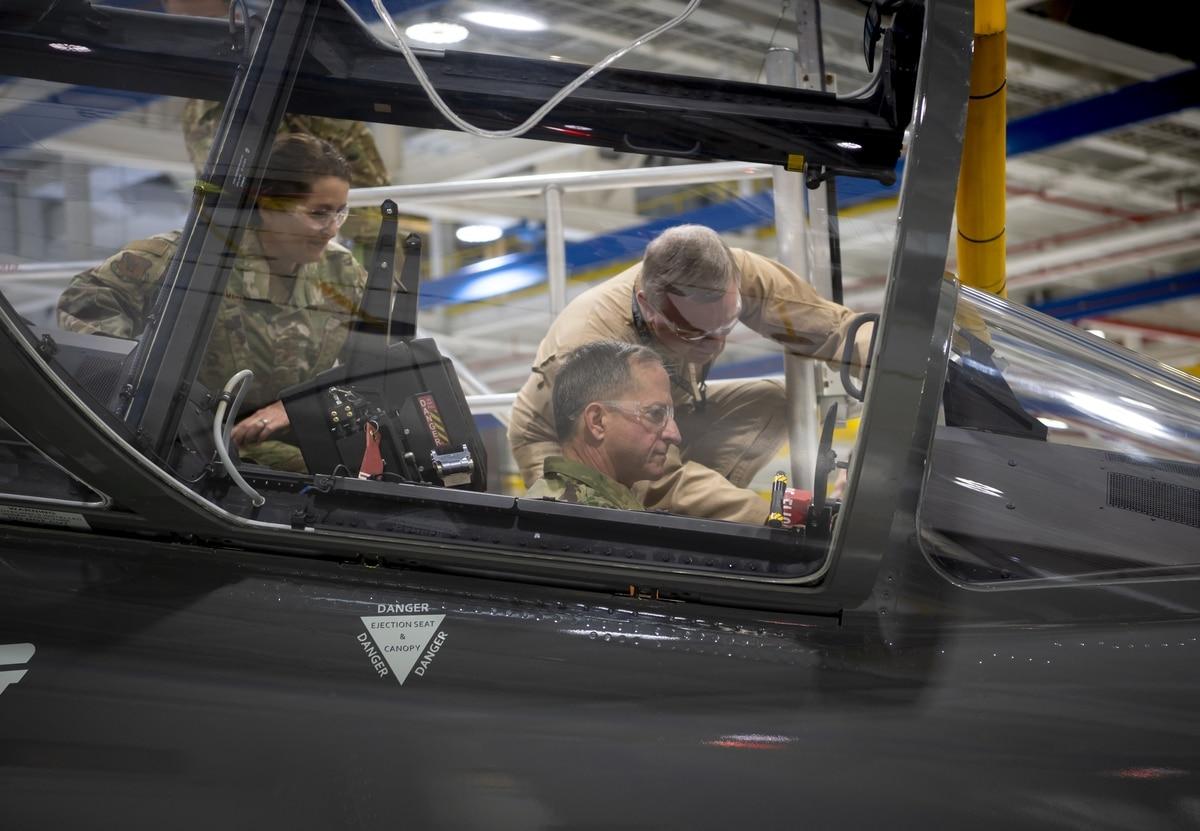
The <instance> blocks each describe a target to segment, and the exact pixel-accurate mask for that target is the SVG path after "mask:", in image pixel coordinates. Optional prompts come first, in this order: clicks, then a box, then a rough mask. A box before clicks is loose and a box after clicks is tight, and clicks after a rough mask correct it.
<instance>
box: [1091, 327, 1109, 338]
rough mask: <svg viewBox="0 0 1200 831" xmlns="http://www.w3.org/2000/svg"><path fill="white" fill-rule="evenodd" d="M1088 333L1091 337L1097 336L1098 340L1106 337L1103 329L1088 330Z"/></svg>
mask: <svg viewBox="0 0 1200 831" xmlns="http://www.w3.org/2000/svg"><path fill="white" fill-rule="evenodd" d="M1087 333H1088V334H1089V335H1095V336H1096V337H1098V338H1102V337H1104V336H1105V335H1104V330H1103V329H1088V330H1087Z"/></svg>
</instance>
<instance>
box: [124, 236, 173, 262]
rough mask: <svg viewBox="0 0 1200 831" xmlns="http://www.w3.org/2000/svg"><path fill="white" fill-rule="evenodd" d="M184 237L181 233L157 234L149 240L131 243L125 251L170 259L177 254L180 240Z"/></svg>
mask: <svg viewBox="0 0 1200 831" xmlns="http://www.w3.org/2000/svg"><path fill="white" fill-rule="evenodd" d="M182 236H183V234H182V233H181V232H179V231H171V232H169V233H166V234H155V235H154V236H152V237H150V238H148V239H140V240H136V241H134V242H131V243H129V244H128V245H126V246H125V250H126V251H139V252H145V253H146V254H153V255H154V256H156V257H168V256H170V255H171V254H173V253H174V252H175V247H176V246H177V245H179V239H180V237H182Z"/></svg>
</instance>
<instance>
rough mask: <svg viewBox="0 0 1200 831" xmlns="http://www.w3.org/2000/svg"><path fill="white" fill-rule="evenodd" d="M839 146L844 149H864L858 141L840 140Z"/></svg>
mask: <svg viewBox="0 0 1200 831" xmlns="http://www.w3.org/2000/svg"><path fill="white" fill-rule="evenodd" d="M837 146H838V147H840V148H842V149H843V150H862V145H861V144H859V143H858V142H857V141H839V142H838V143H837Z"/></svg>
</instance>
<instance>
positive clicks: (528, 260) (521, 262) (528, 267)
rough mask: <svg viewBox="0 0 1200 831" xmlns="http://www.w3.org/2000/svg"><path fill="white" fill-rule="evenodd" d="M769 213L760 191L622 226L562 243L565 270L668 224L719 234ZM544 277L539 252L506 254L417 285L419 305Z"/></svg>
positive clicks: (598, 260)
mask: <svg viewBox="0 0 1200 831" xmlns="http://www.w3.org/2000/svg"><path fill="white" fill-rule="evenodd" d="M774 214H775V211H774V200H773V199H772V196H771V194H770V193H765V192H764V193H759V194H755V195H754V196H751V197H748V198H746V199H736V200H731V201H729V202H722V203H720V204H717V205H710V206H708V207H705V208H698V209H696V210H693V211H686V212H684V213H681V214H676V215H675V216H670V217H666V218H664V219H655V220H652V221H650V222H645V223H642V224H639V225H633V226H630V227H629V228H622V229H620V230H617V231H613V232H611V233H608V234H604V235H603V236H599V237H593V238H592V239H589V240H585V241H583V242H573V243H568V244H567V246H566V249H567V251H566V254H567V271H568V273H570V272H572V271H575V272H579V271H585V270H589V269H593V268H600V267H602V266H605V265H608V264H610V263H614V262H622V261H624V260H629V259H632V258H636V257H639V256H641V253H642V250H643V249H645V247H646V244H647V243H648V242H650V240H652V239H654V237H656V236H658V234H660V233H661V232H662V231H664V230H666V229H667V228H670V227H671V226H673V225H680V224H688V223H698V224H701V225H707V226H708V227H710V228H712V229H713V230H714V231H717V232H718V233H720V232H726V231H735V230H737V229H739V228H745V227H746V226H749V225H763V224H766V223H768V222H770V221H771V218H772V217H773V216H774ZM545 280H546V255H545V253H544V251H541V250H539V251H537V252H534V253H530V254H506V255H505V256H503V257H496V258H493V259H490V260H484V261H483V262H480V263H475V264H474V265H470V266H467V267H466V268H464V269H461V270H460V271H458V272H457V273H455V274H453V275H451V276H449V277H445V278H443V279H441V280H432V281H429V282H427V283H424V284H422V286H421V303H420V307H421V308H422V309H431V308H434V307H436V306H440V305H443V304H445V303H470V302H474V301H477V300H486V299H487V298H490V297H496V296H497V295H501V294H507V293H509V292H513V291H519V290H521V289H526V288H530V287H531V286H535V285H537V284H538V283H542V282H545Z"/></svg>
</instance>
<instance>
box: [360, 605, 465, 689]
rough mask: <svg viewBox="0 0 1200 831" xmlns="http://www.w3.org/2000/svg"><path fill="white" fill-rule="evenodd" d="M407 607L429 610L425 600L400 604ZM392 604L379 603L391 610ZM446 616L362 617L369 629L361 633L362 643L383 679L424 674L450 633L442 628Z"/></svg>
mask: <svg viewBox="0 0 1200 831" xmlns="http://www.w3.org/2000/svg"><path fill="white" fill-rule="evenodd" d="M397 605H398V606H399V607H402V608H404V609H405V610H408V609H412V610H413V611H424V612H428V611H429V606H428V605H427V604H424V603H404V604H397ZM392 608H394V606H393V605H392V604H379V610H380V611H389V610H390V609H392ZM445 618H446V616H445V615H429V614H421V615H371V616H366V617H362V618H360V620H362V624H363V628H364V629H365V630H366V631H364V632H361V633H359V634H358V636H357V638H358V643H359V646H360V647H362V650H363V653H364V654H365V655H366V657H367V659H368V660H369V661H370V662H371V666H372V667H373V668H374V669H375V673H376V674H377V675H378V676H379V677H380V678H386V677H387V676H389V675H393V676H395V678H396V681H397V682H398V683H400V684H403V683H404V682H405V681H406V680H408V677H409V675H410V674H411V675H418V676H421V675H424V674H425V673H426V672H427V671H428V670H429V668H430V666H432V665H433V662H434V660H435V659H436V658H437V656H438V653H439V652H440V651H441V648H442V646H444V645H445V643H446V632H445V630H443V629H441V628H440V627H441V625H442V621H443V620H445Z"/></svg>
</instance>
